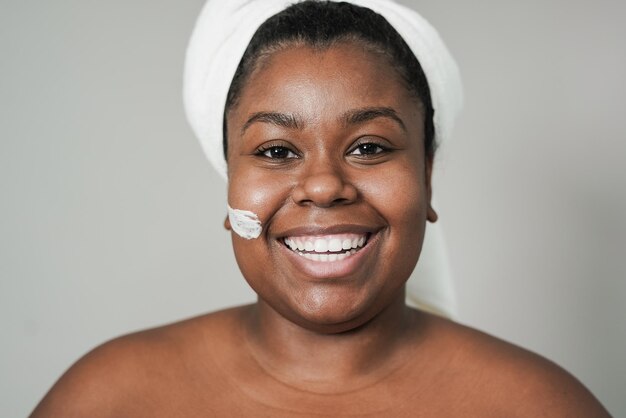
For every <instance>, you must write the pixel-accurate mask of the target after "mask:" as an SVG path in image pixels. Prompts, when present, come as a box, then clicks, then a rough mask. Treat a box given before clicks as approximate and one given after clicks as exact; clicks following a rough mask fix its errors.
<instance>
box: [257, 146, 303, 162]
mask: <svg viewBox="0 0 626 418" xmlns="http://www.w3.org/2000/svg"><path fill="white" fill-rule="evenodd" d="M279 149H280V150H285V151H286V152H287V156H285V157H273V156H271V155H267V153H271V151H272V150H279ZM289 154H291V155H289ZM255 155H258V156H259V157H264V158H267V159H269V160H287V159H292V158H300V156H299V155H298V154H297V153H296V152H295V151H293V150H292V149H291V148H290V147H288V146H285V145H283V144H271V143H270V144H267V145H262V146H260V147H259V148H258V149H257V150H256V152H255Z"/></svg>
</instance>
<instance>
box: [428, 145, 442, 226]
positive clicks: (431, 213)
mask: <svg viewBox="0 0 626 418" xmlns="http://www.w3.org/2000/svg"><path fill="white" fill-rule="evenodd" d="M433 160H434V157H433V156H430V157H427V160H426V188H427V190H428V210H427V213H426V219H427V220H428V222H431V223H435V222H437V219H439V215H437V212H436V211H435V209H434V208H433V204H432V202H431V200H432V195H433V189H432V183H431V181H432V173H433Z"/></svg>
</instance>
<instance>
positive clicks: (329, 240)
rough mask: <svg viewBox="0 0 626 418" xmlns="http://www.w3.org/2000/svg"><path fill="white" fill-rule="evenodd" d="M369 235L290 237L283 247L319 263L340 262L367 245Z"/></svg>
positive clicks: (285, 239)
mask: <svg viewBox="0 0 626 418" xmlns="http://www.w3.org/2000/svg"><path fill="white" fill-rule="evenodd" d="M368 237H369V234H337V235H317V236H290V237H285V238H284V240H283V241H284V243H285V245H286V246H287V247H288V248H289V249H290V250H291V251H293V252H295V253H297V254H298V255H300V256H302V257H304V258H306V259H309V260H312V261H321V262H332V261H341V260H344V259H345V258H347V257H350V256H351V255H354V254H356V253H357V252H358V251H359V250H360V249H361V248H363V247H364V246H365V245H366V244H367V240H368Z"/></svg>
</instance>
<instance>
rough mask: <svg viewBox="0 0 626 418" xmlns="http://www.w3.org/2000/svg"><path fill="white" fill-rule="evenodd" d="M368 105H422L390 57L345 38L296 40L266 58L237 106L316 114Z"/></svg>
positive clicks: (243, 109) (320, 115) (244, 111)
mask: <svg viewBox="0 0 626 418" xmlns="http://www.w3.org/2000/svg"><path fill="white" fill-rule="evenodd" d="M366 106H387V107H393V108H398V107H407V106H408V107H411V108H413V110H415V109H416V108H421V107H420V106H419V101H418V100H417V99H415V98H414V96H413V95H412V94H411V93H410V91H409V90H408V88H407V87H406V85H405V83H404V82H403V81H402V79H401V77H400V75H399V73H398V72H397V71H396V70H395V69H394V68H393V66H392V65H391V64H390V62H389V59H388V58H387V57H386V56H384V55H383V54H380V53H376V52H374V51H372V50H370V49H368V48H367V47H366V46H365V45H363V44H362V43H359V42H354V41H346V42H339V43H336V44H334V45H332V46H329V47H326V48H314V47H310V46H307V45H294V46H289V47H286V48H284V49H281V50H279V51H276V52H274V53H272V54H271V55H268V56H267V57H264V58H263V59H262V61H261V62H260V63H259V65H258V66H257V68H256V69H255V71H253V73H252V74H251V75H250V77H249V78H248V80H247V82H246V83H245V85H244V88H243V90H242V94H241V97H240V100H239V103H238V105H237V106H236V107H237V108H239V109H238V110H240V112H239V113H244V114H246V113H251V112H255V111H259V110H289V111H292V112H298V113H299V114H302V115H303V116H304V117H309V118H313V119H314V118H319V117H322V116H323V115H324V114H330V113H334V114H337V113H341V112H343V111H345V110H346V109H349V108H359V107H366Z"/></svg>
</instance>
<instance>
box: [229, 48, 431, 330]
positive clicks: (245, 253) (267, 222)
mask: <svg viewBox="0 0 626 418" xmlns="http://www.w3.org/2000/svg"><path fill="white" fill-rule="evenodd" d="M423 117H424V116H423V111H422V106H421V104H420V103H419V101H418V100H417V99H416V98H415V97H414V96H412V95H411V94H410V93H409V91H408V90H407V88H406V87H405V86H404V84H403V83H402V81H401V79H400V77H399V76H397V75H396V72H395V70H394V69H393V67H392V66H391V65H390V64H389V63H388V62H387V60H386V59H385V58H383V57H382V56H380V55H377V54H375V53H373V52H369V51H368V50H367V49H366V48H364V47H363V46H362V45H361V44H359V43H356V42H341V43H337V44H335V45H333V46H331V47H329V48H327V49H323V50H315V49H312V48H310V47H308V46H295V45H294V46H292V47H289V48H286V49H283V50H280V51H278V52H275V53H273V54H272V55H271V56H270V57H268V58H266V59H265V60H264V61H263V62H262V65H260V66H259V68H258V69H257V70H256V71H254V72H253V73H252V75H251V76H250V78H249V79H248V81H247V82H246V84H245V86H244V88H243V91H242V93H241V97H240V98H239V100H238V102H237V105H236V106H235V107H233V108H232V109H231V111H230V112H229V114H228V117H227V126H228V142H229V152H228V176H229V188H228V202H229V204H230V206H231V207H233V208H237V209H242V210H247V211H251V212H254V213H255V214H257V215H258V217H259V219H260V220H261V222H262V224H263V231H262V233H261V235H260V236H259V238H257V239H252V240H246V239H243V238H241V237H239V236H237V235H235V234H233V246H234V250H235V255H236V258H237V262H238V264H239V267H240V269H241V271H242V273H243V275H244V277H245V278H246V280H247V281H248V283H249V284H250V286H252V288H253V289H254V290H255V291H256V292H257V294H258V295H259V298H260V303H262V304H266V305H267V306H269V307H271V308H272V309H273V310H275V311H277V312H278V313H280V314H281V315H282V316H284V317H285V318H287V319H289V320H291V321H292V322H295V323H297V324H299V325H301V326H304V327H306V328H310V329H314V330H318V331H325V332H338V331H345V330H347V329H351V328H354V327H356V326H359V325H362V324H363V323H365V322H366V321H368V320H370V319H371V318H372V317H373V316H375V315H376V314H377V313H379V312H380V311H381V310H383V309H384V308H385V307H387V306H389V305H390V304H392V303H404V283H405V281H406V280H407V278H408V277H409V275H410V273H411V271H412V270H413V268H414V267H415V263H416V262H417V259H418V257H419V253H420V250H421V245H422V241H423V237H424V229H425V222H426V220H427V217H428V216H429V213H431V217H432V216H433V215H432V212H429V202H430V162H429V161H427V159H426V158H425V152H424V142H423V140H424V138H423V137H424V129H423V126H424V120H423Z"/></svg>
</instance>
